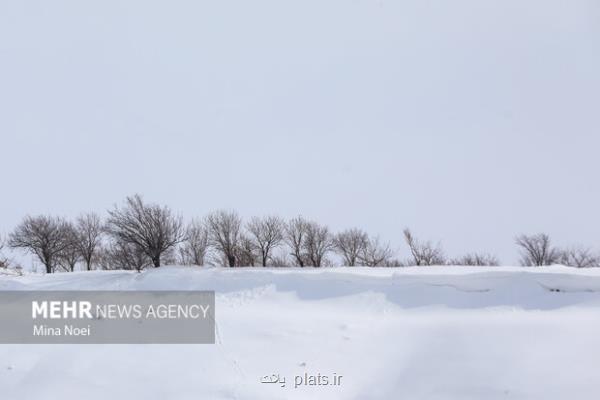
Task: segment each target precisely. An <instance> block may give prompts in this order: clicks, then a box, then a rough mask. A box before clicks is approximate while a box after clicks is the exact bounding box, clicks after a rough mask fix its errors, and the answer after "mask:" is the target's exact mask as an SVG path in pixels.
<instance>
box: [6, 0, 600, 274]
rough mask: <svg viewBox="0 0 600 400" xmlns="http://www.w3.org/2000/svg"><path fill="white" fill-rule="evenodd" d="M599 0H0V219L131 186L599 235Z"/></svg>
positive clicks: (362, 215) (113, 197) (488, 229)
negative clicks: (211, 0)
mask: <svg viewBox="0 0 600 400" xmlns="http://www.w3.org/2000/svg"><path fill="white" fill-rule="evenodd" d="M599 71H600V2H598V1H597V0H589V1H585V0H572V1H563V0H560V1H559V0H544V1H542V0H530V1H521V0H502V1H500V0H497V1H485V0H458V1H452V2H450V1H442V0H429V1H423V0H419V1H418V0H411V1H386V0H380V1H372V0H369V1H367V0H350V1H349V0H345V1H342V0H336V1H327V0H319V1H317V0H303V1H295V2H284V1H276V0H272V1H261V0H258V1H241V0H228V1H213V2H207V1H168V2H167V1H98V2H82V1H53V2H47V1H22V0H21V1H16V0H15V1H7V0H0V138H1V141H0V150H1V153H0V167H1V169H0V171H1V174H2V177H1V182H0V183H1V187H2V190H1V191H2V198H1V200H0V223H1V224H0V225H1V226H0V231H4V232H7V231H8V230H10V229H12V228H13V227H14V226H15V225H16V224H17V223H18V222H19V221H20V219H21V218H22V217H23V216H24V215H25V214H28V213H29V214H38V213H53V214H58V215H63V216H67V217H70V216H74V215H76V214H77V213H79V212H81V211H86V210H97V211H102V210H105V209H107V208H109V207H111V206H112V205H113V204H114V203H115V202H120V201H121V200H122V199H123V198H124V197H125V196H126V195H129V194H133V193H135V192H139V193H141V194H143V195H144V197H145V198H146V199H147V200H150V201H156V202H162V203H167V204H169V205H171V206H172V207H173V208H174V209H176V210H177V211H179V212H181V213H182V214H183V215H184V216H186V217H191V216H201V215H204V214H206V213H207V212H209V211H211V210H213V209H216V208H235V209H237V210H238V211H239V212H240V213H241V214H242V215H243V216H250V215H254V214H264V213H276V214H280V215H282V216H285V217H291V216H295V215H297V214H302V215H305V216H307V217H310V218H314V219H317V220H319V221H321V222H323V223H327V224H329V225H330V226H331V227H332V228H333V229H342V228H346V227H352V226H360V227H363V228H364V229H366V230H368V231H370V232H372V233H379V234H380V235H381V237H382V238H383V239H385V240H389V241H390V242H391V243H392V244H393V245H394V246H395V247H397V248H399V249H402V252H401V253H400V255H402V256H405V255H406V249H405V248H404V247H403V246H402V240H401V231H402V228H403V227H405V226H410V227H412V228H413V230H414V231H415V233H416V234H417V235H418V236H422V237H427V238H430V239H433V240H436V241H437V240H441V241H443V244H444V247H445V249H446V251H447V253H449V254H450V255H458V254H460V253H462V252H465V251H475V250H478V251H490V252H494V253H496V254H497V255H499V256H500V258H501V260H502V261H503V262H504V263H514V262H516V260H517V254H516V249H515V248H514V245H513V237H514V236H515V235H516V234H517V233H522V232H527V233H535V232H538V231H545V232H548V233H550V234H551V235H552V236H553V237H554V239H555V242H556V243H557V244H561V245H570V244H575V243H581V244H584V245H589V246H596V248H598V247H600V218H598V217H599V211H598V205H599V204H600V185H599V183H598V171H599V170H600V168H599V167H600V160H599V158H598V156H599V148H600V112H599V106H600V72H599Z"/></svg>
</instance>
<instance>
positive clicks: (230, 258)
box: [227, 256, 235, 268]
mask: <svg viewBox="0 0 600 400" xmlns="http://www.w3.org/2000/svg"><path fill="white" fill-rule="evenodd" d="M227 260H228V261H229V267H231V268H233V267H235V256H227Z"/></svg>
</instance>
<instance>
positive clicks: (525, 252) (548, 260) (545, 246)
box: [515, 233, 560, 267]
mask: <svg viewBox="0 0 600 400" xmlns="http://www.w3.org/2000/svg"><path fill="white" fill-rule="evenodd" d="M515 242H516V244H517V246H519V247H520V248H521V265H523V266H536V267H541V266H544V265H552V264H555V263H557V262H558V260H559V257H560V252H559V251H558V250H557V249H555V248H554V247H552V244H551V242H550V237H549V236H548V235H546V234H545V233H538V234H537V235H531V236H528V235H520V236H518V237H517V238H516V239H515Z"/></svg>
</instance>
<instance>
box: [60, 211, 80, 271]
mask: <svg viewBox="0 0 600 400" xmlns="http://www.w3.org/2000/svg"><path fill="white" fill-rule="evenodd" d="M63 234H64V238H65V241H66V242H67V245H66V246H65V248H64V249H63V250H62V251H61V252H59V253H58V258H57V260H58V262H57V265H58V266H59V267H61V268H62V269H63V270H65V271H67V272H73V271H75V267H76V266H77V263H78V262H79V261H80V260H81V253H80V251H79V242H78V237H77V231H76V230H75V227H74V226H73V224H71V223H70V222H66V223H65V226H64V231H63Z"/></svg>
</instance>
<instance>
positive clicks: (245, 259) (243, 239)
mask: <svg viewBox="0 0 600 400" xmlns="http://www.w3.org/2000/svg"><path fill="white" fill-rule="evenodd" d="M258 257H259V256H258V247H257V246H256V244H255V243H254V241H253V240H252V239H251V238H250V237H248V236H246V235H244V234H242V235H240V240H239V245H238V247H237V250H236V261H237V265H238V266H240V267H241V266H244V267H254V266H255V265H256V261H257V259H258Z"/></svg>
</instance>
